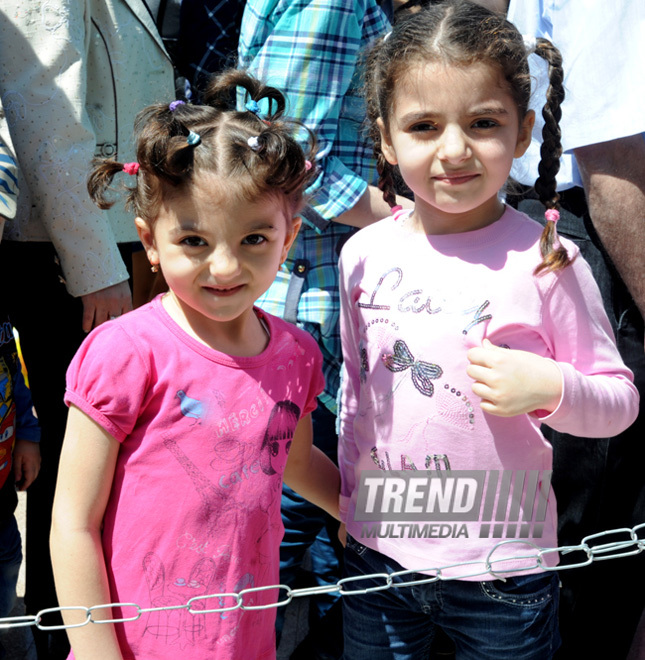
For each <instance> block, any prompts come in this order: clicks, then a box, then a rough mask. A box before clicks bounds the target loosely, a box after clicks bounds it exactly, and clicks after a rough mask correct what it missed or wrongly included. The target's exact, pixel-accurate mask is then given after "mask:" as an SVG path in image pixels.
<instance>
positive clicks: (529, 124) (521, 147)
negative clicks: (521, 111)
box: [513, 110, 535, 158]
mask: <svg viewBox="0 0 645 660" xmlns="http://www.w3.org/2000/svg"><path fill="white" fill-rule="evenodd" d="M534 124H535V112H534V111H533V110H529V111H528V112H527V113H526V115H525V116H524V120H523V121H522V125H521V126H520V132H519V134H518V136H517V143H516V145H515V153H514V154H513V157H514V158H521V157H522V156H523V155H524V154H525V153H526V150H527V149H528V148H529V145H530V144H531V135H532V133H533V125H534Z"/></svg>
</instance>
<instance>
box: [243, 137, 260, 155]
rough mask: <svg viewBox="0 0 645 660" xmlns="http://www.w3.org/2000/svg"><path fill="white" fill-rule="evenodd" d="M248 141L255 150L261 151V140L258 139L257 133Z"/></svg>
mask: <svg viewBox="0 0 645 660" xmlns="http://www.w3.org/2000/svg"><path fill="white" fill-rule="evenodd" d="M246 143H247V144H248V145H249V147H251V149H253V151H260V140H258V138H257V135H253V136H252V137H250V138H249V139H248V140H247V141H246Z"/></svg>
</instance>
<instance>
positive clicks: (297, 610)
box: [0, 493, 309, 660]
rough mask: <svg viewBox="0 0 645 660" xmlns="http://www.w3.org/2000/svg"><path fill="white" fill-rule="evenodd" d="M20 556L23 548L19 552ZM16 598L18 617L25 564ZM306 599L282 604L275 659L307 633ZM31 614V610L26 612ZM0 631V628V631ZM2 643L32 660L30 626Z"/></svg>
mask: <svg viewBox="0 0 645 660" xmlns="http://www.w3.org/2000/svg"><path fill="white" fill-rule="evenodd" d="M26 498H27V495H26V493H18V508H17V509H16V517H17V518H18V527H19V528H20V534H21V536H22V541H23V548H24V542H25V538H26V533H25V512H26ZM23 555H24V551H23ZM17 593H18V599H17V601H16V606H15V607H14V609H13V612H12V613H11V616H22V615H24V614H26V612H25V606H24V602H23V597H24V594H25V565H24V562H23V565H22V567H21V569H20V575H19V577H18V588H17ZM307 601H308V599H307V598H299V599H296V600H295V601H293V602H291V603H290V604H289V605H287V606H286V608H287V609H286V613H285V623H284V630H283V633H282V639H281V640H280V646H279V647H278V652H277V660H288V658H289V656H290V655H291V653H292V652H293V650H294V649H295V648H296V646H297V645H298V644H299V643H300V642H301V641H302V639H303V638H304V636H305V635H306V634H307V616H308V611H309V603H308V602H307ZM29 614H35V612H29ZM0 632H1V631H0ZM1 639H2V643H3V644H4V647H5V649H6V650H7V656H6V659H5V660H36V648H35V645H34V640H33V637H32V634H31V627H23V628H11V629H9V630H7V631H4V632H2V638H1Z"/></svg>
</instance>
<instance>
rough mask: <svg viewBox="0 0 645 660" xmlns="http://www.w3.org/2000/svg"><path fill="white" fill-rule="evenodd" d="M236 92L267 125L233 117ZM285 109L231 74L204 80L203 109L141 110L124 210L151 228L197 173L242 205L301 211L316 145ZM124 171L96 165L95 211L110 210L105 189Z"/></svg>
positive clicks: (264, 90)
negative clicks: (280, 205)
mask: <svg viewBox="0 0 645 660" xmlns="http://www.w3.org/2000/svg"><path fill="white" fill-rule="evenodd" d="M238 89H241V90H243V93H244V94H245V95H246V97H248V98H249V99H250V100H252V101H255V102H256V103H257V104H258V107H259V104H260V103H261V102H263V101H265V100H266V103H267V104H268V113H267V115H266V117H264V118H261V117H260V116H259V114H258V113H257V112H251V111H250V110H248V109H244V110H239V109H238V108H237V105H236V95H237V92H238ZM171 105H172V108H171ZM247 105H248V104H247ZM285 108H286V100H285V97H284V96H283V94H282V93H281V92H280V91H279V90H277V89H275V88H274V87H269V86H266V85H264V84H263V83H262V82H260V81H259V80H257V79H255V78H254V77H252V76H251V75H249V74H248V73H246V72H244V71H239V70H236V69H230V70H227V71H224V72H222V73H221V74H219V75H218V76H216V77H215V78H213V79H212V80H211V82H210V84H209V86H208V88H207V89H206V91H205V93H204V96H203V104H202V105H192V104H188V103H179V104H178V103H172V104H155V105H151V106H149V107H147V108H145V109H144V110H142V111H141V112H140V113H139V114H138V115H137V118H136V120H135V140H136V153H137V161H138V168H136V169H137V170H138V171H137V173H136V175H135V176H136V179H135V181H136V183H135V185H134V186H128V187H127V199H126V203H127V205H128V206H129V208H131V209H132V210H133V211H134V213H135V214H136V215H137V216H139V217H141V218H143V219H144V220H146V221H147V222H149V223H153V222H154V220H155V219H156V217H157V215H158V212H159V208H160V205H161V202H162V200H163V198H164V195H168V194H173V193H174V192H175V191H180V190H182V189H183V188H187V187H188V186H189V185H190V184H191V183H192V181H193V178H194V177H195V176H196V175H197V174H199V173H211V174H215V175H217V176H218V177H221V178H222V180H223V181H225V182H226V189H227V191H228V190H230V191H231V193H232V194H238V195H240V196H242V197H243V198H244V199H247V200H249V201H256V200H258V199H259V198H261V197H263V196H264V195H283V196H284V197H285V200H286V202H287V204H288V207H289V210H290V212H291V213H292V214H293V215H295V214H297V212H298V211H299V210H300V208H301V207H302V206H303V204H304V191H305V189H306V187H307V186H308V185H309V183H310V182H311V181H312V180H313V179H314V178H315V176H316V169H315V167H313V166H312V163H313V160H314V155H315V149H316V141H315V138H314V136H313V134H312V133H311V131H309V130H308V129H307V128H306V127H304V126H303V125H302V124H299V123H297V122H293V121H290V120H289V119H287V118H285V117H284V116H283V115H284V111H285ZM303 135H304V143H305V146H304V147H303V146H301V142H302V139H301V136H303ZM252 145H253V146H252ZM128 165H133V164H131V163H130V164H128V163H120V162H118V161H115V160H109V159H108V160H97V161H96V162H95V165H94V169H93V171H92V173H91V174H90V177H89V180H88V191H89V193H90V196H91V197H92V199H93V200H94V202H95V203H96V204H97V206H99V208H102V209H106V208H110V207H111V206H112V204H113V203H114V200H113V199H112V197H111V196H110V186H111V184H112V182H113V179H114V176H115V175H116V174H117V173H118V172H121V171H124V168H125V171H130V173H132V172H133V170H131V169H129V168H128ZM126 185H127V184H126Z"/></svg>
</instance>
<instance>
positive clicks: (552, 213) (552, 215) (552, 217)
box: [544, 209, 560, 224]
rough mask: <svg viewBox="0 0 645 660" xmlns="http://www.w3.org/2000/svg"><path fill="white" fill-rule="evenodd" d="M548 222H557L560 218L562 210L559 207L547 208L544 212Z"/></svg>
mask: <svg viewBox="0 0 645 660" xmlns="http://www.w3.org/2000/svg"><path fill="white" fill-rule="evenodd" d="M544 217H545V218H546V221H547V222H552V223H553V224H555V223H556V222H557V221H558V220H559V219H560V211H558V209H547V210H546V211H545V213H544Z"/></svg>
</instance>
